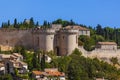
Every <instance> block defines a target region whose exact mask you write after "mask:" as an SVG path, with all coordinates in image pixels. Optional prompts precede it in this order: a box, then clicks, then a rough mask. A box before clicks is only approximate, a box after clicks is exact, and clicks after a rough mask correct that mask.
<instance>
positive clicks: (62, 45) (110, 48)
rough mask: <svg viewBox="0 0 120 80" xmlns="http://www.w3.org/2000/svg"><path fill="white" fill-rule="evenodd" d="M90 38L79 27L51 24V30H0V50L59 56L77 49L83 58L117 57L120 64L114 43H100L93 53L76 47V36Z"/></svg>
mask: <svg viewBox="0 0 120 80" xmlns="http://www.w3.org/2000/svg"><path fill="white" fill-rule="evenodd" d="M79 35H87V36H90V30H89V29H87V28H83V27H81V26H66V27H64V28H62V26H61V25H58V24H53V25H52V26H51V28H47V29H42V28H34V29H23V30H22V29H5V28H1V29H0V48H1V50H2V51H6V50H12V49H13V48H14V47H15V46H24V47H25V48H28V49H34V50H44V51H51V50H52V51H54V52H55V53H56V54H57V55H59V56H64V55H70V54H71V53H72V51H73V50H74V49H75V48H78V49H79V50H80V51H81V52H82V53H83V54H82V55H83V56H85V57H90V58H94V57H97V58H99V59H102V60H106V61H109V59H110V58H112V57H117V58H118V59H119V62H120V50H119V49H117V44H116V43H114V42H102V43H101V42H100V43H98V45H97V46H96V49H95V50H93V51H86V50H85V49H84V48H83V47H82V46H78V36H79Z"/></svg>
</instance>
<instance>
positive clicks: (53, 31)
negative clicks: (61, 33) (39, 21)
mask: <svg viewBox="0 0 120 80" xmlns="http://www.w3.org/2000/svg"><path fill="white" fill-rule="evenodd" d="M32 32H33V33H34V34H39V33H40V34H55V32H56V31H55V30H54V29H49V28H48V29H42V28H41V29H34V30H33V31H32Z"/></svg>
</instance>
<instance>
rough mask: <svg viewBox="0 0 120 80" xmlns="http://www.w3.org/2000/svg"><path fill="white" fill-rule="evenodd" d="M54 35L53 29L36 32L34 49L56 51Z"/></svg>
mask: <svg viewBox="0 0 120 80" xmlns="http://www.w3.org/2000/svg"><path fill="white" fill-rule="evenodd" d="M54 34H55V30H53V29H38V30H34V37H33V38H34V41H33V42H34V48H35V49H37V50H38V49H39V50H44V51H51V50H54V48H53V47H54Z"/></svg>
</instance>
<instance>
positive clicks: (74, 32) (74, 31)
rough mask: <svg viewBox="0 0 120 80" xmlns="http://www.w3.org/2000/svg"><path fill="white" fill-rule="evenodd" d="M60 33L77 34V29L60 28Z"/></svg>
mask: <svg viewBox="0 0 120 80" xmlns="http://www.w3.org/2000/svg"><path fill="white" fill-rule="evenodd" d="M59 32H60V33H68V34H77V33H78V30H76V29H61V30H60V31H59Z"/></svg>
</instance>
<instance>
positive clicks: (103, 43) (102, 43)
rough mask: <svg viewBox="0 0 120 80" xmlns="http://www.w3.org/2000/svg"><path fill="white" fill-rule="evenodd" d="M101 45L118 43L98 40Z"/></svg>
mask: <svg viewBox="0 0 120 80" xmlns="http://www.w3.org/2000/svg"><path fill="white" fill-rule="evenodd" d="M98 44H101V45H117V44H116V43H115V42H98Z"/></svg>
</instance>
